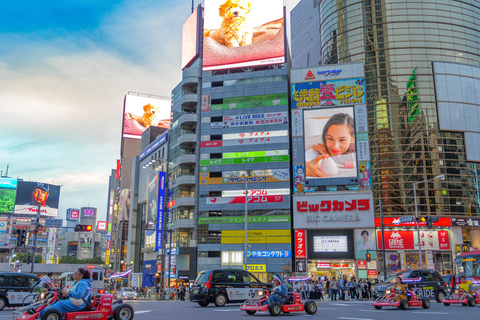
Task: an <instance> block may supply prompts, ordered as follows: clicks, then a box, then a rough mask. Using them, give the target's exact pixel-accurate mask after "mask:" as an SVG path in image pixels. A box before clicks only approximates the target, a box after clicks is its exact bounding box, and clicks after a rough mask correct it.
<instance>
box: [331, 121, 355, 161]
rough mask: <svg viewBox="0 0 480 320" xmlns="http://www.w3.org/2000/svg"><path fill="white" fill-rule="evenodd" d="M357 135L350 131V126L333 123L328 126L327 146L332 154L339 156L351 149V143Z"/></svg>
mask: <svg viewBox="0 0 480 320" xmlns="http://www.w3.org/2000/svg"><path fill="white" fill-rule="evenodd" d="M354 140H355V137H354V136H353V135H352V133H351V132H350V130H349V128H348V126H346V125H338V124H333V125H331V126H330V128H328V131H327V136H326V144H327V145H326V147H327V150H328V151H329V153H330V155H332V156H338V155H341V154H344V153H345V152H347V151H349V149H350V145H351V144H352V143H353V141H354Z"/></svg>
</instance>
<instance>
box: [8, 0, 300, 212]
mask: <svg viewBox="0 0 480 320" xmlns="http://www.w3.org/2000/svg"><path fill="white" fill-rule="evenodd" d="M298 1H299V0H285V5H286V6H287V12H289V11H290V10H291V8H293V6H294V5H295V4H296V3H298ZM194 2H195V6H197V5H198V4H199V3H202V4H203V1H198V0H195V1H194ZM191 6H192V1H190V0H177V1H171V0H155V1H154V0H117V1H94V0H68V1H65V0H49V1H40V0H22V1H3V2H2V5H1V10H0V119H1V124H0V170H1V171H3V174H5V171H6V168H7V164H8V165H9V171H8V176H10V177H14V178H17V177H18V178H21V179H24V180H27V181H41V182H45V183H50V184H56V185H60V186H61V192H60V204H59V215H58V216H59V217H61V218H64V217H65V212H66V210H67V209H68V208H80V207H87V206H90V207H96V208H97V209H98V216H99V217H98V218H99V219H101V218H105V216H106V210H107V197H108V179H109V176H110V172H111V169H114V168H115V167H116V159H119V157H120V143H121V129H122V128H121V127H122V112H123V99H124V96H125V95H126V94H127V93H128V92H129V91H132V92H139V93H144V94H152V95H157V96H164V97H170V96H171V91H172V89H173V88H174V87H175V86H176V85H177V84H178V82H180V80H181V75H182V73H181V69H180V67H181V62H180V57H181V36H182V26H183V23H184V22H185V21H186V20H187V18H188V17H189V15H190V14H191ZM287 16H288V14H287ZM287 21H288V20H287ZM287 27H288V28H289V26H288V24H287Z"/></svg>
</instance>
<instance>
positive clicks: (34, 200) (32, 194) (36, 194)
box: [14, 181, 60, 217]
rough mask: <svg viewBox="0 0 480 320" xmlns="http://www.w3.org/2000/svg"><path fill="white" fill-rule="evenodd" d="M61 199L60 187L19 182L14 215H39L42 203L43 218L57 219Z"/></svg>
mask: <svg viewBox="0 0 480 320" xmlns="http://www.w3.org/2000/svg"><path fill="white" fill-rule="evenodd" d="M59 198H60V186H55V185H52V184H48V183H43V182H33V181H18V185H17V196H16V198H15V211H14V213H15V214H37V209H38V204H39V203H40V205H41V209H40V214H41V215H42V216H47V217H56V216H57V214H58V201H59Z"/></svg>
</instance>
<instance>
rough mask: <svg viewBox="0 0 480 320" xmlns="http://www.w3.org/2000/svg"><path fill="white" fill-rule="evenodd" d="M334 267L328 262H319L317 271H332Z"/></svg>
mask: <svg viewBox="0 0 480 320" xmlns="http://www.w3.org/2000/svg"><path fill="white" fill-rule="evenodd" d="M331 267H332V265H331V264H330V263H327V262H317V269H320V268H322V269H330V268H331Z"/></svg>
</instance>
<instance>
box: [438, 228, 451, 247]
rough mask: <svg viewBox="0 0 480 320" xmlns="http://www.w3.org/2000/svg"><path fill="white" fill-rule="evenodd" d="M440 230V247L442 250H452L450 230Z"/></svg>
mask: <svg viewBox="0 0 480 320" xmlns="http://www.w3.org/2000/svg"><path fill="white" fill-rule="evenodd" d="M437 232H438V247H439V249H440V250H450V238H449V236H448V231H445V230H441V231H437Z"/></svg>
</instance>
